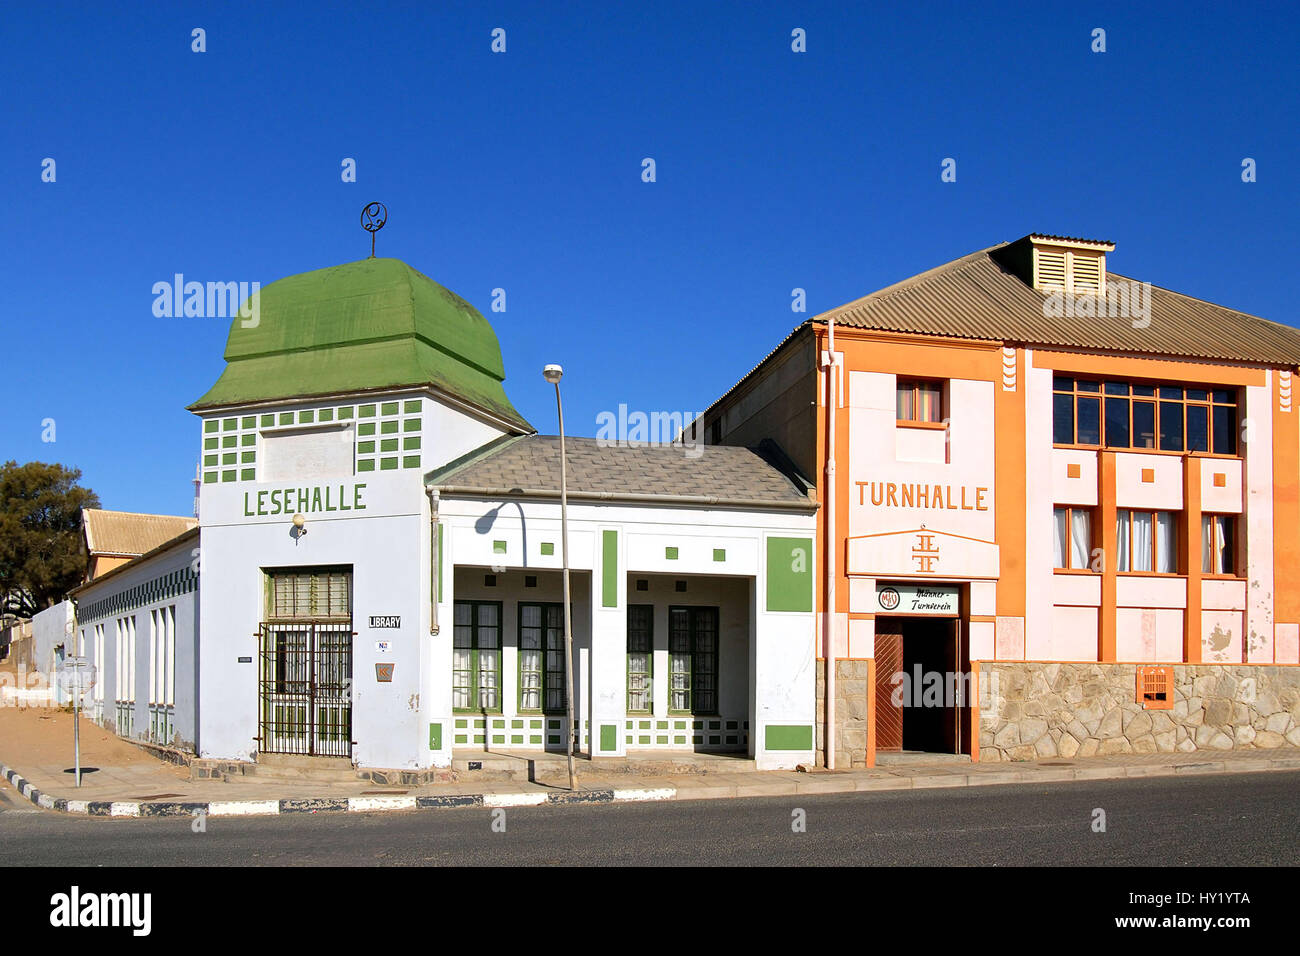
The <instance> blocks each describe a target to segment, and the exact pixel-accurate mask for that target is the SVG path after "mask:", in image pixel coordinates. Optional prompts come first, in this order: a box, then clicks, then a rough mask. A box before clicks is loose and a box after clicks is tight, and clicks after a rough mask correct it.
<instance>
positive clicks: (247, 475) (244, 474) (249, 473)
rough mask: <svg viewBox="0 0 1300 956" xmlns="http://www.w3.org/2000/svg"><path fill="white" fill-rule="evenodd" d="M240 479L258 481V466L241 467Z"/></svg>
mask: <svg viewBox="0 0 1300 956" xmlns="http://www.w3.org/2000/svg"><path fill="white" fill-rule="evenodd" d="M239 480H240V481H256V480H257V469H256V468H243V469H241V470H240V472H239Z"/></svg>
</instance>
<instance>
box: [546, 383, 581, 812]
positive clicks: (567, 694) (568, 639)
mask: <svg viewBox="0 0 1300 956" xmlns="http://www.w3.org/2000/svg"><path fill="white" fill-rule="evenodd" d="M542 377H543V378H544V379H546V380H547V381H548V382H550V383H551V384H552V385H554V386H555V410H556V412H557V413H558V414H559V419H560V556H561V561H563V563H564V702H565V706H566V707H567V708H568V714H569V790H570V791H572V790H575V789H577V779H576V773H575V771H574V768H573V741H574V737H576V736H577V733H578V729H577V725H576V724H575V723H574V720H573V612H572V610H571V609H570V607H569V473H568V465H567V464H566V462H565V457H564V405H563V403H562V402H561V401H560V379H561V378H563V377H564V369H563V368H561V367H560V366H558V365H548V366H546V367H545V368H544V369H542ZM543 653H545V651H544V650H543Z"/></svg>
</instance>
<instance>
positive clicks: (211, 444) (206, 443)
mask: <svg viewBox="0 0 1300 956" xmlns="http://www.w3.org/2000/svg"><path fill="white" fill-rule="evenodd" d="M203 447H204V448H216V447H217V440H216V439H215V438H205V439H203Z"/></svg>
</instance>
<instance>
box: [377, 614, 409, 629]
mask: <svg viewBox="0 0 1300 956" xmlns="http://www.w3.org/2000/svg"><path fill="white" fill-rule="evenodd" d="M370 626H371V627H401V626H402V616H401V615H400V614H372V615H370Z"/></svg>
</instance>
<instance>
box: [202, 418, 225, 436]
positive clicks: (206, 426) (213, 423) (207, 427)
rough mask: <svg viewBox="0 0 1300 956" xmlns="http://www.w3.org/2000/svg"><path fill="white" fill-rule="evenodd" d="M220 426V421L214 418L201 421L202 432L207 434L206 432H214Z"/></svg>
mask: <svg viewBox="0 0 1300 956" xmlns="http://www.w3.org/2000/svg"><path fill="white" fill-rule="evenodd" d="M220 427H221V423H220V422H218V421H217V420H216V419H215V418H209V419H208V420H207V421H206V422H204V423H203V432H204V434H207V433H208V432H214V431H216V430H217V429H218V428H220Z"/></svg>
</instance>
